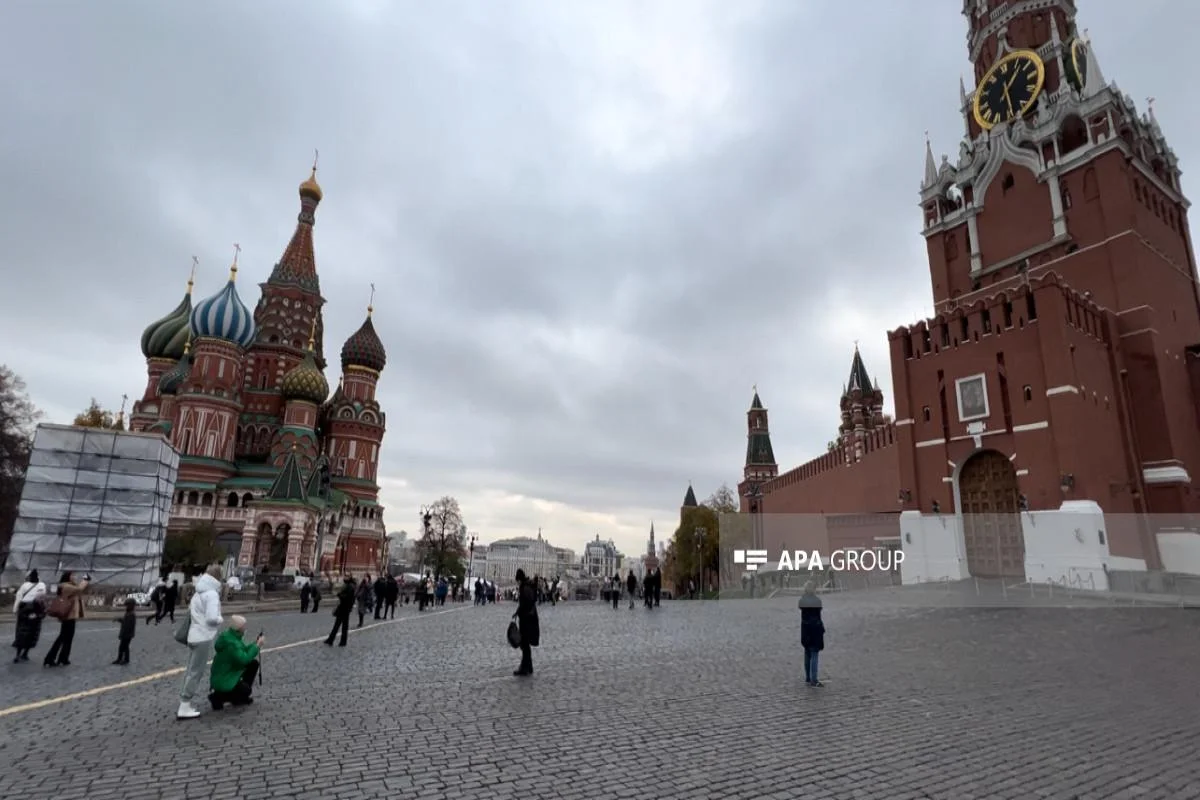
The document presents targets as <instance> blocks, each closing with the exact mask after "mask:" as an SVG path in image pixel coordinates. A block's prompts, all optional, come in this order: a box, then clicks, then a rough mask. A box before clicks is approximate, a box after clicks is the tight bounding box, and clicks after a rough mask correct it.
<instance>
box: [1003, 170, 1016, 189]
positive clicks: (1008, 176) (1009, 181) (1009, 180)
mask: <svg viewBox="0 0 1200 800" xmlns="http://www.w3.org/2000/svg"><path fill="white" fill-rule="evenodd" d="M1014 182H1015V181H1014V180H1013V175H1012V173H1011V172H1009V173H1005V175H1004V180H1003V181H1001V182H1000V188H1001V189H1002V190H1003V191H1005V192H1007V191H1008V190H1009V189H1011V188H1013V183H1014Z"/></svg>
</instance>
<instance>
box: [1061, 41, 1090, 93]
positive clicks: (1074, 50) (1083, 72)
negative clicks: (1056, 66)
mask: <svg viewBox="0 0 1200 800" xmlns="http://www.w3.org/2000/svg"><path fill="white" fill-rule="evenodd" d="M1087 59H1088V51H1087V44H1086V43H1084V41H1083V40H1082V39H1079V38H1076V39H1075V40H1074V41H1073V42H1071V53H1070V56H1069V57H1068V58H1067V64H1066V66H1067V83H1069V84H1071V86H1072V87H1074V89H1075V91H1077V92H1078V91H1081V90H1082V89H1083V84H1084V82H1085V81H1087Z"/></svg>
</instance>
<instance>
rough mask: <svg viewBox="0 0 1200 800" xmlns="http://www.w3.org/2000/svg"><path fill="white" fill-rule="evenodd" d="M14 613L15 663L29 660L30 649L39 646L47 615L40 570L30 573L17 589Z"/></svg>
mask: <svg viewBox="0 0 1200 800" xmlns="http://www.w3.org/2000/svg"><path fill="white" fill-rule="evenodd" d="M13 613H14V614H16V615H17V632H16V636H14V637H13V647H14V648H16V651H17V654H16V655H15V656H13V663H14V664H19V663H21V662H22V661H28V660H29V651H30V650H32V649H33V648H35V647H37V643H38V639H39V638H40V637H41V635H42V618H43V617H45V616H46V584H44V583H42V582H41V581H40V580H38V571H37V570H36V569H35V570H33V571H32V572H30V573H29V577H28V578H26V579H25V583H23V584H21V588H20V589H18V590H17V596H16V601H15V602H14V603H13Z"/></svg>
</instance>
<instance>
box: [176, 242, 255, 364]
mask: <svg viewBox="0 0 1200 800" xmlns="http://www.w3.org/2000/svg"><path fill="white" fill-rule="evenodd" d="M236 279H237V260H236V259H235V260H234V263H233V266H232V267H230V268H229V282H228V283H226V284H225V288H224V289H222V290H221V291H219V292H217V293H216V294H214V295H213V296H212V297H209V298H207V299H204V300H201V301H200V302H199V303H197V304H196V307H195V308H193V309H192V316H191V329H192V336H193V337H194V338H196V339H224V340H225V341H227V342H233V343H234V344H236V345H238V346H239V347H243V348H245V347H249V346H250V344H251V343H252V342H253V341H254V316H253V315H252V314H251V313H250V309H248V308H246V306H245V305H244V304H243V303H242V299H241V298H240V297H238V293H237V286H236V285H235V280H236Z"/></svg>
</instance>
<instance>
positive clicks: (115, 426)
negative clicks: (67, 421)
mask: <svg viewBox="0 0 1200 800" xmlns="http://www.w3.org/2000/svg"><path fill="white" fill-rule="evenodd" d="M71 424H72V425H78V426H79V427H81V428H103V429H105V430H113V431H123V430H125V424H124V422H123V421H122V420H121V417H120V416H119V415H117V414H113V413H112V412H111V411H106V410H105V409H103V408H101V407H100V403H99V402H97V401H96V398H94V397H93V398H92V403H91V405H89V406H88V407H87V408H85V409H84V410H83V412H82V413H79V414H76V415H75V421H74V422H73V423H71Z"/></svg>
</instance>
